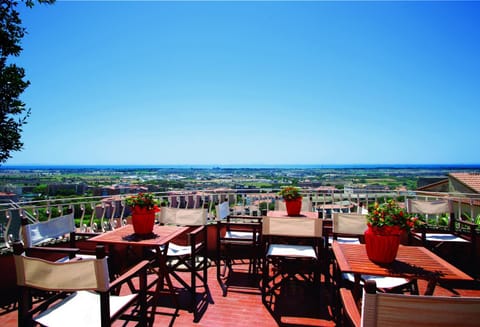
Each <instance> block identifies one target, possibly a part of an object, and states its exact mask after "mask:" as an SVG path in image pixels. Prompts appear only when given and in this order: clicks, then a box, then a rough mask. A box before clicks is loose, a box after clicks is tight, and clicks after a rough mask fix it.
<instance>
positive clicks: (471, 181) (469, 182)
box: [449, 173, 480, 193]
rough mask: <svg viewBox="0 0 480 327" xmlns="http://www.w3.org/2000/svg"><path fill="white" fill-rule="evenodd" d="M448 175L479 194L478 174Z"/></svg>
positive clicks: (479, 174)
mask: <svg viewBox="0 0 480 327" xmlns="http://www.w3.org/2000/svg"><path fill="white" fill-rule="evenodd" d="M449 175H450V176H451V177H453V178H455V179H456V180H458V181H459V182H460V183H462V184H464V185H466V186H467V187H469V188H470V189H472V190H473V191H475V192H477V193H480V173H450V174H449Z"/></svg>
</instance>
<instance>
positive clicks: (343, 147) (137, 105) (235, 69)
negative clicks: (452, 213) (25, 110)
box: [7, 1, 480, 165]
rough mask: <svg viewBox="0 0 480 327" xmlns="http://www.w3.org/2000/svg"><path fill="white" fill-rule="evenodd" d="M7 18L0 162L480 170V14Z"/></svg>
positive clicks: (291, 10)
mask: <svg viewBox="0 0 480 327" xmlns="http://www.w3.org/2000/svg"><path fill="white" fill-rule="evenodd" d="M19 8H21V18H22V20H23V25H24V26H25V27H26V28H27V30H28V35H27V36H26V37H25V38H24V39H23V41H22V45H23V48H24V51H23V52H22V54H21V56H20V57H18V58H15V59H14V61H15V62H16V63H17V64H19V65H20V66H22V67H24V68H25V70H26V74H27V78H28V79H29V80H30V82H31V86H30V87H29V88H28V89H27V91H26V92H25V93H24V94H23V97H22V99H23V100H24V101H25V102H26V103H27V106H28V107H29V108H31V110H32V114H31V117H30V118H29V121H28V124H27V125H25V127H24V131H23V133H22V140H23V142H24V149H23V150H22V151H21V152H14V153H13V158H12V159H10V160H9V161H7V164H11V165H13V164H77V165H81V164H105V165H118V164H139V165H142V164H145V165H157V164H158V165H169V164H185V165H193V164H218V165H227V164H266V165H269V164H400V163H401V164H479V163H480V143H479V131H480V2H463V3H458V2H445V1H440V2H433V1H431V2H395V1H389V2H376V1H368V2H359V1H356V2H345V1H340V2H325V1H319V2H316V1H308V2H287V1H272V2H256V1H244V2H242V1H240V2H229V1H226V2H221V1H214V2H203V1H195V2H164V1H148V2H122V1H108V2H95V1H83V2H70V1H58V2H57V3H56V4H54V5H50V6H48V5H38V4H37V5H36V6H35V7H34V8H33V9H25V8H24V6H23V4H21V5H20V6H19Z"/></svg>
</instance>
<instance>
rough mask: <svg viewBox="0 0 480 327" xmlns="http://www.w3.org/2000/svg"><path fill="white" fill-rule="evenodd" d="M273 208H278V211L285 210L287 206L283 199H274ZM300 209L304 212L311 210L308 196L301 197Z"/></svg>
mask: <svg viewBox="0 0 480 327" xmlns="http://www.w3.org/2000/svg"><path fill="white" fill-rule="evenodd" d="M275 210H278V211H285V210H287V207H286V205H285V201H283V200H282V199H279V200H276V201H275ZM300 211H304V212H310V211H313V207H312V201H311V200H310V199H308V198H302V208H301V209H300Z"/></svg>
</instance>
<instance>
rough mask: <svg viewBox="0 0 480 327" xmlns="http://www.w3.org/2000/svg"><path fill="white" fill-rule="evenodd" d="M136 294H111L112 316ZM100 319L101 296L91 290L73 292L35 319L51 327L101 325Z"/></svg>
mask: <svg viewBox="0 0 480 327" xmlns="http://www.w3.org/2000/svg"><path fill="white" fill-rule="evenodd" d="M134 296H135V294H129V295H124V296H110V316H113V315H114V314H116V313H117V312H118V310H119V309H120V308H121V307H123V306H124V305H125V304H126V303H127V302H128V301H130V300H131V299H132V298H133V297H134ZM100 320H101V319H100V296H99V295H98V294H96V293H93V292H89V291H79V292H76V293H73V294H72V295H70V296H69V297H67V298H66V299H65V300H63V301H62V302H60V303H58V304H56V305H55V306H53V307H51V308H50V309H48V310H47V311H45V312H43V313H42V314H41V315H39V316H38V317H37V318H36V319H35V321H37V322H39V323H41V324H42V325H45V326H49V327H64V326H69V327H84V326H100V325H101V323H100Z"/></svg>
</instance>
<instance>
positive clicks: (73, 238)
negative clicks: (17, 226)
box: [22, 213, 97, 261]
mask: <svg viewBox="0 0 480 327" xmlns="http://www.w3.org/2000/svg"><path fill="white" fill-rule="evenodd" d="M94 235H97V234H96V233H80V232H78V231H77V228H76V226H75V220H74V216H73V213H70V214H66V215H62V216H59V217H56V218H51V219H49V220H47V221H38V222H35V223H28V221H27V219H26V218H24V219H22V241H23V244H24V248H25V251H26V253H27V255H28V256H38V257H43V258H44V259H50V260H53V259H55V260H58V261H67V260H68V259H69V258H73V257H78V256H80V257H83V258H85V259H87V258H89V259H93V258H95V248H94V247H93V246H92V247H89V248H87V247H82V248H79V247H77V238H79V237H81V238H88V237H92V236H94Z"/></svg>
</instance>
